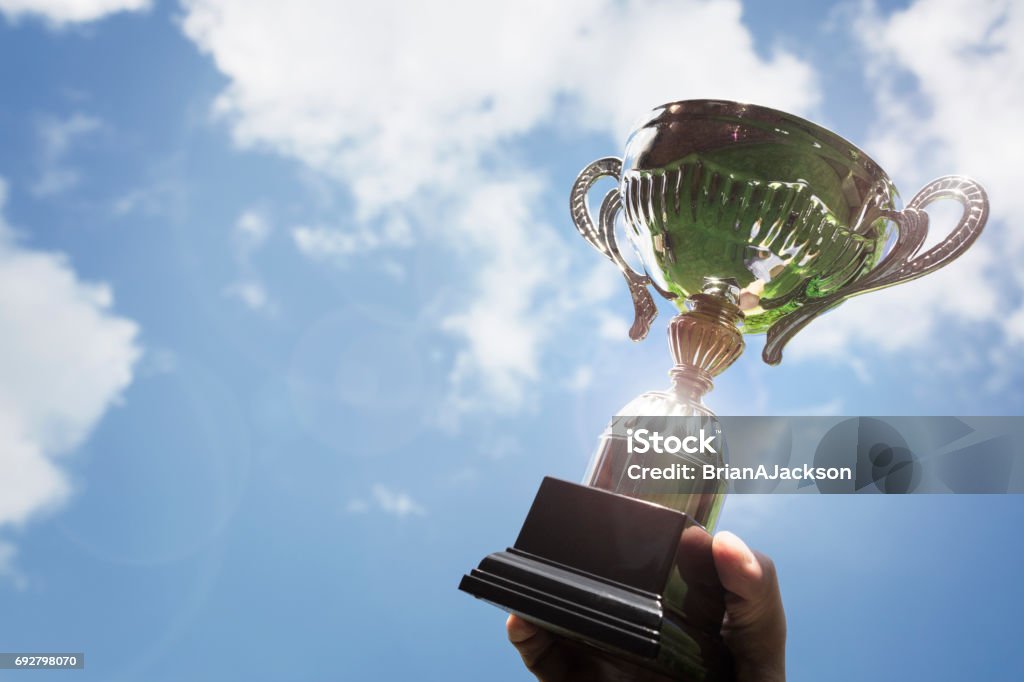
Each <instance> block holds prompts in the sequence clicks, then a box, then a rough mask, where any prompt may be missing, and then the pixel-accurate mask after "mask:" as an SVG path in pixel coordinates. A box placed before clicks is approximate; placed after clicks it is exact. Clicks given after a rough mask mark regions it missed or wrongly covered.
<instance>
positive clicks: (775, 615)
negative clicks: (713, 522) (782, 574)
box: [711, 531, 786, 680]
mask: <svg viewBox="0 0 1024 682" xmlns="http://www.w3.org/2000/svg"><path fill="white" fill-rule="evenodd" d="M711 550H712V554H713V555H714V558H715V568H717V569H718V576H719V579H720V580H721V581H722V586H723V587H725V589H726V590H727V591H728V593H729V594H728V595H726V602H725V608H726V621H725V625H724V626H723V630H722V633H723V635H724V636H725V638H726V641H727V643H728V644H729V648H730V649H731V650H732V652H733V655H734V656H735V658H736V667H737V676H738V677H737V679H740V680H743V679H758V680H775V679H780V680H781V679H785V661H786V656H785V654H786V614H785V612H784V610H783V608H782V595H781V594H780V592H779V582H778V579H777V577H776V574H775V564H774V563H773V562H772V560H771V559H769V558H768V557H766V556H765V555H763V554H760V553H759V552H754V551H752V550H751V549H750V548H749V547H747V545H746V544H745V543H744V542H743V541H742V540H740V539H739V538H738V537H736V536H735V535H733V534H732V533H729V532H727V531H722V532H720V533H717V534H716V535H715V539H714V542H713V543H712V545H711Z"/></svg>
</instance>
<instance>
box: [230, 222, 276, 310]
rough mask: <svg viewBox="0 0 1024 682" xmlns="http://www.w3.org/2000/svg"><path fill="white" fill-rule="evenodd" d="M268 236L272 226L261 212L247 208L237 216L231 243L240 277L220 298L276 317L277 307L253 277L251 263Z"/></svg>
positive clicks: (254, 269)
mask: <svg viewBox="0 0 1024 682" xmlns="http://www.w3.org/2000/svg"><path fill="white" fill-rule="evenodd" d="M272 233H273V225H272V224H271V222H270V220H269V219H268V218H267V216H266V214H265V213H263V211H260V210H258V209H255V208H250V209H247V210H245V211H243V212H242V213H241V214H240V215H239V216H238V219H237V220H236V221H235V224H234V226H233V227H232V230H231V239H232V242H233V245H234V249H235V260H236V261H237V263H238V269H239V271H240V273H241V275H240V276H239V278H238V279H236V280H235V281H233V282H231V283H230V284H228V285H227V286H226V287H224V295H225V296H227V297H229V298H233V299H235V300H237V301H240V302H241V303H242V304H243V305H244V306H245V307H246V308H248V309H249V310H252V311H255V312H264V313H267V314H270V315H276V314H277V310H278V308H277V303H276V302H275V301H274V300H273V298H272V297H271V296H270V292H268V291H267V287H266V285H265V284H264V283H263V281H262V280H261V279H260V278H259V276H258V275H257V273H256V270H257V268H256V265H255V263H254V262H253V260H254V257H255V256H256V254H257V252H259V250H260V249H262V248H263V246H264V245H265V244H266V243H267V240H268V239H270V235H271V234H272Z"/></svg>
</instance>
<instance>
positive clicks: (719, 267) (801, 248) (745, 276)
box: [570, 100, 988, 530]
mask: <svg viewBox="0 0 1024 682" xmlns="http://www.w3.org/2000/svg"><path fill="white" fill-rule="evenodd" d="M603 177H611V178H614V179H615V180H616V181H617V182H618V186H617V187H616V188H615V189H612V190H611V191H609V192H608V193H607V195H606V196H605V198H604V201H603V203H602V205H601V209H600V213H599V215H598V219H597V221H595V220H594V219H593V218H592V216H591V213H590V209H589V206H588V202H587V195H588V192H589V190H590V188H591V187H592V186H593V185H594V183H595V182H596V181H597V180H599V179H601V178H603ZM896 196H897V194H896V189H895V187H894V186H893V184H892V182H891V181H890V179H889V177H888V176H887V175H886V173H885V172H884V171H883V170H882V169H881V168H880V167H879V166H878V165H877V164H876V163H875V162H874V161H872V160H871V159H870V158H869V157H868V156H867V155H866V154H865V153H864V152H862V151H860V150H859V149H857V148H856V147H855V146H853V145H852V144H850V143H849V142H847V141H846V140H844V139H842V138H841V137H839V136H838V135H836V134H834V133H832V132H829V131H828V130H825V129H824V128H821V127H820V126H817V125H815V124H813V123H810V122H809V121H805V120H803V119H801V118H798V117H796V116H793V115H791V114H786V113H783V112H781V111H775V110H773V109H767V108H765V107H758V106H753V105H749V104H739V103H736V102H724V101H713V100H691V101H683V102H674V103H672V104H666V105H664V106H661V107H658V108H656V109H654V110H653V111H652V112H651V113H650V114H649V115H648V116H647V117H646V119H644V121H643V122H642V123H641V124H640V125H639V126H638V127H637V128H636V130H634V132H633V133H632V134H631V135H630V137H629V140H628V141H627V143H626V153H625V158H624V159H622V160H620V159H618V158H604V159H600V160H598V161H595V162H594V163H592V164H590V165H589V166H587V167H586V168H585V169H584V170H583V172H582V173H580V175H579V177H578V178H577V180H576V183H575V184H574V186H573V189H572V193H571V197H570V208H571V211H572V216H573V221H574V223H575V224H576V228H577V229H578V230H579V231H580V233H581V234H582V235H583V237H585V238H586V239H587V241H589V242H590V243H591V244H592V245H593V246H594V247H595V248H597V249H598V250H599V251H601V253H603V254H604V255H606V256H607V257H608V258H610V259H611V260H612V261H613V262H614V263H615V264H616V265H618V266H619V268H620V269H621V271H622V273H623V274H624V275H625V278H626V282H627V284H628V285H629V289H630V292H631V294H632V297H633V304H634V309H635V319H634V322H633V326H632V328H631V329H630V336H631V337H632V338H633V339H634V340H639V339H642V338H644V337H645V336H646V335H647V332H648V331H649V329H650V326H651V322H652V321H653V319H654V317H655V315H656V314H657V308H656V306H655V303H654V300H653V298H652V296H651V293H650V289H654V291H655V292H656V293H658V294H660V295H662V296H664V297H666V298H668V299H671V300H672V301H674V302H675V304H676V305H677V306H678V307H679V309H680V310H681V311H682V312H681V314H679V315H677V316H676V317H675V318H673V319H672V320H671V322H670V323H669V327H668V332H669V334H668V336H669V346H670V349H671V351H672V355H673V357H674V359H675V366H674V367H673V369H672V370H671V372H670V376H671V377H672V387H671V388H670V389H669V390H667V391H652V392H648V393H644V394H643V395H640V396H638V397H637V398H636V399H634V400H633V401H632V402H630V403H629V404H628V405H626V406H625V407H624V408H623V409H622V410H620V411H619V412H618V414H617V419H620V420H621V419H630V418H639V417H644V418H649V419H650V418H657V417H661V416H703V417H708V418H712V417H713V416H714V415H713V413H712V412H711V411H710V410H709V409H708V408H707V407H705V405H704V403H703V396H704V394H705V393H707V392H708V391H709V390H710V389H711V387H712V381H713V378H714V377H715V376H716V375H718V374H719V373H721V372H723V371H724V370H725V369H726V368H728V367H729V366H730V365H731V364H732V363H733V362H735V361H736V359H737V358H739V356H740V355H741V354H742V352H743V349H744V342H743V334H751V333H759V332H767V334H768V339H767V342H766V344H765V349H764V355H763V357H764V360H765V362H768V363H769V364H776V363H778V362H779V361H780V360H781V359H782V349H783V347H784V346H785V345H786V343H787V342H788V341H789V340H790V339H791V338H792V337H793V335H795V334H796V333H797V332H799V331H800V330H801V329H803V328H804V327H805V326H806V325H807V324H808V323H810V322H811V321H812V320H814V318H816V317H818V316H819V315H821V314H822V313H823V312H825V311H827V310H829V309H831V308H833V307H835V306H836V305H839V304H840V303H842V302H843V301H844V300H846V299H848V298H850V297H851V296H855V295H857V294H862V293H865V292H868V291H872V290H875V289H880V288H883V287H888V286H892V285H894V284H899V283H901V282H906V281H909V280H912V279H915V278H917V277H920V276H922V275H925V274H928V273H929V272H932V271H934V270H936V269H938V268H940V267H942V266H943V265H946V264H947V263H949V262H950V261H952V260H953V259H955V258H957V257H958V256H960V255H961V254H963V253H964V251H966V250H967V249H968V248H969V247H970V246H971V244H972V243H974V241H975V239H977V237H978V235H979V234H980V233H981V230H982V228H983V227H984V224H985V220H986V218H987V215H988V200H987V199H986V196H985V192H984V190H983V189H982V188H981V186H980V185H978V184H977V183H975V182H974V181H973V180H970V179H968V178H965V177H961V176H946V177H942V178H939V179H937V180H934V181H932V182H930V183H929V184H928V185H926V186H925V188H924V189H922V190H921V191H920V192H918V194H917V195H916V196H915V197H914V198H913V199H912V200H911V201H910V203H909V204H908V205H907V206H906V208H904V209H902V210H897V208H896ZM939 199H953V200H955V201H958V202H960V203H961V204H962V205H963V214H962V216H961V218H960V220H959V222H958V224H957V225H956V226H955V227H954V229H953V230H952V232H951V233H950V234H949V235H948V236H947V237H946V238H945V239H944V240H942V241H941V242H939V243H938V244H936V245H935V246H933V247H931V248H929V249H927V250H923V248H922V247H923V244H924V241H925V237H926V236H927V233H928V215H927V214H926V213H925V212H924V210H923V209H924V207H925V206H927V205H928V204H929V203H931V202H933V201H936V200H939ZM620 219H621V221H622V223H624V225H623V227H624V231H625V234H626V235H627V237H628V239H629V241H630V244H631V246H632V248H633V249H635V251H636V253H637V255H638V256H639V258H640V260H641V261H642V263H643V272H637V271H634V270H633V269H632V268H631V267H630V265H629V264H628V263H627V261H626V260H625V259H624V258H623V256H622V252H621V251H620V250H619V246H618V244H617V243H616V239H615V234H616V221H617V220H620ZM680 435H683V434H680ZM648 457H649V456H643V457H640V456H637V455H635V454H627V453H626V452H625V446H624V438H623V436H622V434H621V433H617V432H616V430H615V428H614V422H613V425H612V426H609V428H608V429H607V430H606V431H605V433H604V434H602V437H601V441H600V444H599V446H598V449H597V452H596V453H595V454H594V457H593V459H592V460H591V463H590V467H589V469H588V472H587V475H586V477H585V478H584V483H585V484H587V485H590V486H593V487H597V488H602V489H605V490H609V491H611V492H615V493H619V494H623V495H628V496H630V497H636V498H639V499H642V500H645V501H648V502H654V503H656V504H661V505H663V506H667V507H670V508H672V509H675V510H677V511H681V512H685V513H687V514H689V515H690V516H691V517H693V518H694V519H696V520H697V521H698V522H700V523H701V524H703V525H704V526H705V527H706V528H708V530H711V529H712V528H713V526H714V523H715V520H716V518H717V516H718V513H719V511H720V509H721V505H722V501H723V498H724V492H725V491H724V487H723V486H721V485H718V486H715V485H711V484H707V483H702V482H689V483H687V482H680V483H678V484H677V486H676V487H675V488H673V489H670V490H667V491H666V490H665V489H664V487H659V488H657V489H656V487H655V486H651V485H638V484H636V483H635V482H631V481H630V480H629V478H628V476H626V475H625V472H626V471H627V468H628V467H629V466H630V465H632V464H642V465H647V464H648V462H646V461H642V460H645V459H646V458H648ZM693 463H697V464H699V463H701V462H699V461H697V462H693ZM704 463H708V464H717V463H718V462H715V461H710V460H709V461H707V462H704Z"/></svg>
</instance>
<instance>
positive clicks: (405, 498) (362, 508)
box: [346, 483, 427, 518]
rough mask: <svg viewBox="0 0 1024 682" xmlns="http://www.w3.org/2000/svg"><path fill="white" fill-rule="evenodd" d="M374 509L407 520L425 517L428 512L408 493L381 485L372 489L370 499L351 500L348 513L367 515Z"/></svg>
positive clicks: (347, 507) (347, 506) (375, 485)
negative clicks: (411, 517) (408, 517)
mask: <svg viewBox="0 0 1024 682" xmlns="http://www.w3.org/2000/svg"><path fill="white" fill-rule="evenodd" d="M372 509H377V510H379V511H382V512H385V513H387V514H391V515H393V516H397V517H398V518H405V517H406V516H423V515H425V514H426V513H427V511H426V510H425V509H424V508H423V507H422V506H421V505H420V504H419V503H418V502H416V500H414V499H412V497H410V496H409V495H408V494H407V493H404V492H401V491H399V490H394V489H392V488H389V487H387V486H385V485H382V484H380V483H376V484H374V485H373V487H371V488H370V499H369V500H366V499H362V498H354V499H351V500H349V502H348V504H347V505H346V511H348V513H350V514H367V513H369V512H370V511H371V510H372Z"/></svg>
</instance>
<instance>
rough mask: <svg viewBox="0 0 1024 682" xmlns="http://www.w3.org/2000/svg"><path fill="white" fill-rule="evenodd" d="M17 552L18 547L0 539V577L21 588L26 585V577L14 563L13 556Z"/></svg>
mask: <svg viewBox="0 0 1024 682" xmlns="http://www.w3.org/2000/svg"><path fill="white" fill-rule="evenodd" d="M17 554H18V548H17V547H15V546H14V545H12V544H11V543H9V542H4V541H2V540H0V579H5V578H6V579H7V580H10V581H11V582H13V583H14V586H15V587H16V588H17V589H19V590H23V589H25V587H27V586H28V579H27V578H25V576H24V575H23V574H22V573H21V571H19V570H18V568H17V566H15V564H14V557H15V556H17Z"/></svg>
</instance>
